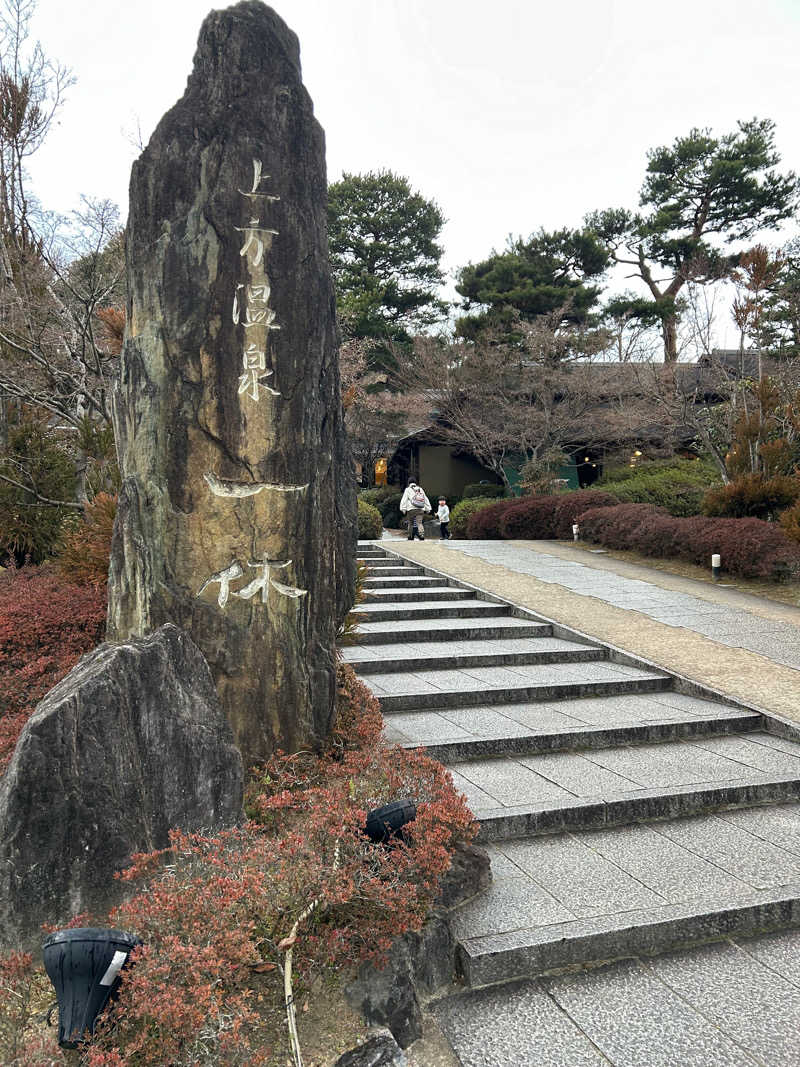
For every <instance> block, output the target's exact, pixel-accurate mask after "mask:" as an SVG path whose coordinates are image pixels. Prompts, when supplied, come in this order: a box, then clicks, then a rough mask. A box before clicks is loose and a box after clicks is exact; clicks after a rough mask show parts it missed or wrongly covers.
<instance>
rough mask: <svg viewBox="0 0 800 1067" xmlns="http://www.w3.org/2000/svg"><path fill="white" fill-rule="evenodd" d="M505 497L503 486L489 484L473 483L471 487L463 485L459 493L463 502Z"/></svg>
mask: <svg viewBox="0 0 800 1067" xmlns="http://www.w3.org/2000/svg"><path fill="white" fill-rule="evenodd" d="M505 495H506V487H505V486H504V485H493V484H492V483H491V482H475V483H473V484H472V485H465V486H464V489H463V492H462V493H461V496H462V497H463V499H464V500H476V499H477V498H480V499H481V500H488V499H489V498H492V499H494V498H496V497H499V496H505Z"/></svg>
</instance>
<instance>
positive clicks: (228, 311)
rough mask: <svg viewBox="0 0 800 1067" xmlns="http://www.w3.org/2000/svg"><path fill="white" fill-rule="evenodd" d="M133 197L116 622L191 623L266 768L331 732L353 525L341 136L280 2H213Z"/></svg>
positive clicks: (229, 710) (114, 630) (136, 171)
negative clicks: (318, 101) (331, 192)
mask: <svg viewBox="0 0 800 1067" xmlns="http://www.w3.org/2000/svg"><path fill="white" fill-rule="evenodd" d="M130 192H131V198H130V218H129V221H128V231H127V259H128V285H129V298H128V300H129V302H128V325H127V334H126V340H125V345H124V349H123V354H122V368H121V378H120V385H119V388H118V391H117V394H116V397H115V429H116V433H117V442H118V449H119V459H120V465H121V469H122V474H123V490H122V494H121V499H120V508H119V514H118V519H117V526H116V529H115V534H114V544H113V549H112V560H111V577H110V593H109V629H108V635H109V638H111V639H116V640H123V639H126V638H127V637H129V636H130V635H142V634H147V633H149V632H151V631H153V630H155V629H156V628H157V627H159V626H161V625H162V624H163V623H165V622H173V623H175V624H177V625H178V626H180V627H182V628H183V629H185V630H186V631H188V633H189V634H190V635H191V637H192V639H193V640H194V642H195V643H196V644H197V645H198V646H199V648H200V649H201V650H202V652H203V654H204V655H205V657H206V659H207V660H208V662H209V664H210V666H211V669H212V673H213V675H214V679H215V681H216V685H217V689H218V692H219V695H220V699H221V702H222V706H223V709H224V711H225V713H226V715H227V717H228V719H229V721H230V723H231V725H232V727H233V731H234V736H235V738H236V742H237V744H238V745H239V746H240V748H241V750H242V752H243V755H244V757H245V761H246V763H251V762H253V761H254V760H256V759H258V758H260V757H263V756H264V755H265V754H266V753H268V752H270V751H271V750H272V749H273V748H274V747H275V746H276V745H280V746H281V747H283V748H285V749H288V750H293V749H296V748H298V747H300V746H303V745H312V746H313V745H315V744H318V743H319V741H320V739H321V738H323V737H324V736H325V735H326V733H327V732H328V730H329V728H330V724H331V717H332V713H333V707H334V696H335V667H334V655H333V649H334V636H335V629H336V623H337V620H338V618H340V616H341V613H342V611H343V610H344V608H345V607H346V605H347V594H348V590H349V589H350V588H351V585H352V581H353V576H354V566H355V564H354V559H353V557H354V555H355V538H356V532H355V531H356V525H355V479H354V475H353V471H352V465H351V463H350V460H349V459H348V458H347V457H348V451H347V448H346V444H345V440H344V429H343V423H342V418H341V404H340V394H339V375H338V364H337V358H336V336H335V313H334V298H333V290H332V285H331V280H330V271H329V266H328V252H327V229H326V199H327V188H326V175H325V155H324V135H323V132H322V129H321V127H320V126H319V124H318V123H317V122H316V120H315V119H314V116H313V110H312V103H311V99H310V98H309V96H308V93H307V92H306V90H305V89H304V87H303V84H302V81H301V77H300V60H299V48H298V42H297V38H296V37H295V35H294V34H293V33H292V32H291V31H290V30H289V29H288V28H287V26H286V25H285V24H284V23H283V22H282V21H281V19H280V18H279V17H278V16H277V15H276V14H275V12H274V11H272V10H271V9H270V8H268V7H266V6H265V5H264V4H262V3H257V2H246V3H240V4H237V5H236V6H235V7H231V8H228V9H227V10H225V11H214V12H212V13H211V14H210V15H209V16H208V18H207V19H206V20H205V22H204V24H203V27H202V29H201V32H200V40H199V43H198V49H197V54H196V56H195V60H194V69H193V71H192V74H191V75H190V77H189V81H188V84H187V87H186V92H185V93H184V96H183V98H182V99H181V100H180V101H179V102H178V103H177V104H176V105H175V106H174V107H173V108H172V110H171V111H169V112H168V113H167V114H166V115H165V116H164V118H163V119H162V120H161V122H160V124H159V126H158V128H157V129H156V131H155V133H154V134H153V137H152V138H151V140H150V143H149V145H148V146H147V148H146V149H145V151H144V153H143V154H142V156H141V157H140V159H139V160H138V161H137V162H136V164H135V165H134V168H133V174H132V177H131V189H130Z"/></svg>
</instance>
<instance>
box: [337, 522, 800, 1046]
mask: <svg viewBox="0 0 800 1067" xmlns="http://www.w3.org/2000/svg"><path fill="white" fill-rule="evenodd" d="M384 546H385V548H388V549H390V550H391V551H392V552H395V553H396V554H397V555H396V556H395V557H394V558H390V557H387V556H386V555H385V552H384ZM556 547H558V548H559V549H561V548H562V547H563V546H556ZM536 548H538V546H532V545H530V544H528V545H523V546H519V545H517V544H514V545H498V543H497V542H494V543H483V544H481V543H474V542H473V543H466V544H465V543H463V542H458V543H456V544H455V545H453V544H451V545H448V546H446V547H444V546H440V545H438V544H435V543H433V544H431V543H430V542H428V543H426V544H424V545H417V544H410V543H408V542H392V543H388V544H387V543H385V542H384V543H382V545H381V546H380V547H372V546H363V547H362V549H361V551H362V553H363V554H364V555H365V557H367V558H366V562H367V563H368V567H369V577H368V578H367V581H366V583H365V589H366V592H367V597H368V599H367V602H366V603H365V604H364V605H363V606H362V609H363V616H364V621H363V622H362V624H361V626H360V630H361V631H362V635H363V636H362V641H361V643H359V644H358V645H356V646H355V647H353V648H351V649H349V650H347V653H346V655H347V658H348V659H349V660H350V662H351V663H352V664H353V665H354V667H355V668H356V670H358V672H359V673H360V674H361V676H362V678H363V680H364V681H365V682H366V683H367V684H368V685H370V686H371V688H372V689H373V691H374V692H375V694H376V695H377V697H378V699H379V701H380V703H381V706H382V710H383V712H384V715H385V717H386V722H387V727H386V730H387V735H388V736H389V737H391V738H393V739H395V740H396V741H398V742H399V743H402V744H405V745H408V746H414V747H417V746H419V747H423V748H425V749H426V750H427V751H428V752H429V753H430V754H431V755H433V756H435V757H437V758H439V759H441V760H442V761H443V762H444V763H446V764H447V765H448V767H449V769H450V771H451V773H452V774H453V777H454V780H455V782H456V784H457V785H458V787H459V788H460V789H462V790H463V791H464V793H465V794H466V795H467V797H468V799H469V801H470V804H471V807H472V808H473V811H474V812H475V814H476V817H477V819H478V822H479V825H480V831H479V839H480V840H482V841H483V842H484V843H485V844H486V846H487V848H488V850H489V852H490V855H491V857H492V869H493V884H492V886H491V887H490V889H489V890H488V891H487V892H486V893H484V894H482V895H481V896H480V897H479V898H476V899H475V900H473V901H470V902H469V903H467V904H466V905H465V906H464V907H463V908H462V909H461V910H460V912H459V914H458V916H457V917H456V920H455V925H456V933H457V936H458V938H459V960H460V966H461V971H462V975H463V979H464V982H465V985H466V986H467V989H466V991H465V992H463V993H460V994H457V995H453V996H449V997H447V998H445V999H443V1000H442V1001H441V1002H440V1003H439V1004H438V1005H436V1006H435V1013H436V1017H437V1019H438V1022H439V1025H440V1027H441V1032H442V1033H443V1034H444V1035H446V1037H447V1039H448V1040H449V1043H450V1046H451V1049H452V1050H453V1058H452V1060H451V1061H450V1060H448V1054H447V1053H445V1052H443V1051H442V1046H441V1045H439V1046H437V1048H436V1051H435V1054H434V1053H433V1052H431V1053H430V1058H429V1059H428V1060H427V1061H426V1056H428V1050H429V1049H430V1047H431V1046H426V1047H425V1048H420V1049H419V1050H414V1054H415V1057H416V1059H415V1061H414V1062H416V1063H418V1064H425V1063H426V1062H428V1064H429V1067H433V1064H434V1063H435V1064H436V1065H437V1067H438V1065H439V1064H442V1065H443V1067H444V1065H448V1064H450V1063H452V1064H461V1065H462V1067H487V1065H488V1067H512V1065H514V1067H516V1065H521V1064H531V1065H542V1067H549V1065H556V1064H565V1065H580V1064H601V1063H604V1064H613V1065H618V1067H623V1065H626V1067H627V1065H631V1067H634V1065H635V1067H656V1065H661V1064H663V1065H664V1067H672V1065H674V1067H687V1065H697V1067H707V1065H714V1064H724V1065H731V1067H733V1065H738V1064H742V1065H745V1064H763V1065H764V1067H766V1065H767V1064H770V1065H774V1064H784V1063H785V1064H795V1063H800V1042H798V1036H797V1035H798V1033H800V971H798V964H797V960H796V949H797V947H798V936H799V935H797V934H796V933H794V932H791V931H789V932H782V933H776V934H771V935H769V936H766V937H765V936H761V937H754V936H753V935H755V934H758V933H759V932H760V931H763V930H765V929H770V928H773V929H778V928H782V927H783V928H785V927H792V926H797V925H800V800H799V799H798V798H800V743H798V738H800V734H798V732H797V731H796V730H795V729H794V728H793V727H792V725H791V724H790V723H788V722H781V721H780V720H776V719H773V718H765V717H764V716H762V715H761V714H759V713H758V712H757V711H754V710H752V709H751V708H748V707H744V706H742V704H741V703H740V704H738V705H737V704H736V699H738V700H739V701H742V700H752V696H751V695H750V694H751V691H752V689H753V688H754V687H758V689H759V692H760V694H761V697H762V699H761V701H760V704H761V706H768V705H769V704H770V702H775V700H776V696H775V691H776V690H777V691H778V699H777V703H778V705H779V708H780V709H781V710H783V711H785V710H786V709H787V707H788V708H790V709H792V710H793V711H794V714H795V715H797V707H798V706H799V705H798V704H797V703H795V704H794V705H791V697H792V696H793V695H800V671H796V670H794V669H793V668H791V667H789V666H787V665H786V662H785V648H786V645H785V643H783V645H782V648H781V649H780V654H781V655H782V656H784V659H782V660H781V662H780V663H776V662H774V661H770V660H768V658H767V657H766V656H764V655H763V654H762V653H758V652H755V651H753V650H752V649H750V650H742V649H739V648H734V647H732V646H731V645H730V644H727V643H722V642H720V641H714V640H713V639H712V638H711V637H710V636H708V635H706V634H702V633H700V632H698V631H697V630H696V629H695V628H694V627H693V626H675V625H674V624H673V623H671V622H669V621H668V620H667V618H666V617H665V618H662V619H656V618H655V617H654V616H653V615H652V614H649V611H650V610H654V607H653V603H652V600H653V598H652V597H651V596H650V595H649V594H648V596H645V595H643V594H642V591H641V590H637V589H636V588H634V590H633V593H631V590H630V587H629V586H628V585H626V583H628V582H629V581H631V578H630V576H629V575H619V574H613V573H612V574H611V576H610V577H608V576H605V575H604V574H603V573H601V569H600V568H599V567H589V568H587V567H580V563H579V562H577V563H576V561H574V560H570V559H566V560H565V559H563V558H562V559H560V560H559V559H558V558H557V556H556V555H555V554H554V553H551V552H548V551H547V550H545V551H543V552H542V551H538V552H537V551H536ZM498 550H499V552H498ZM484 554H486V555H489V556H491V557H493V558H492V561H491V562H490V561H488V560H485V559H483V558H482V556H483V555H484ZM500 555H502V559H503V562H497V560H498V558H499V556H500ZM402 556H407V557H409V559H408V561H403V560H402V559H401V558H398V557H402ZM542 556H543V557H544V558H543V559H542V558H539V557H542ZM412 560H413V561H414V562H412ZM417 562H418V563H419V564H422V566H417V565H416V563H417ZM512 564H514V565H515V566H516V565H517V564H519V566H520V568H525V569H524V570H522V569H519V570H514V569H512V566H511V565H512ZM565 564H566V565H565ZM578 568H579V569H578ZM581 570H585V571H587V572H588V573H587V574H583V575H581ZM576 576H577V577H576ZM665 577H666V576H663V575H659V578H662V579H663V578H665ZM601 579H602V581H601ZM634 580H636V579H634ZM465 581H466V582H470V583H471V584H472V585H473V586H478V587H479V588H478V589H475V588H470V587H469V586H468V585H465V584H464V583H465ZM643 584H648V583H643ZM693 584H699V583H693ZM598 588H599V589H601V591H602V593H603V596H597V595H596V590H597V589H598ZM578 589H582V590H583V591H582V592H578ZM484 590H488V592H484ZM667 592H670V593H674V594H675V595H676V596H680V597H693V596H695V592H697V596H696V599H697V600H698V601H700V602H702V603H707V600H706V597H705V596H704V595H701V594H703V592H704V591H703V590H700V591H695V590H693V589H690V590H688V591H687V590H684V589H681V590H669V589H667ZM709 592H711V593H713V595H714V596H719V595H720V594H722V596H723V597H724V596H725V595H726V591H724V590H720V589H718V588H717V587H709ZM728 592H731V591H728ZM733 592H735V591H733ZM493 593H494V594H496V595H495V596H493V595H492V594H493ZM631 595H633V596H634V601H635V602H636V603H638V604H639V606H640V607H645V608H647V609H648V610H646V611H640V610H639V608H638V607H632V606H629V607H623V606H622V603H621V602H620V600H621V598H623V597H626V596H628V597H629V596H631ZM739 595H740V594H739ZM498 596H502V597H504V598H506V599H505V600H503V601H501V600H498V599H497V597H498ZM636 597H638V600H636ZM751 599H752V598H751ZM656 600H658V598H656ZM648 601H650V602H649V603H648ZM678 606H679V607H685V606H686V604H685V602H684V601H680V603H679V604H678ZM750 606H752V605H750ZM661 607H662V608H663V602H661ZM724 607H725V610H730V611H733V610H734V606H733V605H731V604H727V605H724ZM778 607H780V606H778ZM758 610H759V611H764V610H766V609H764V608H763V605H761V604H759V605H758ZM787 610H788V612H791V611H792V610H793V609H791V608H789V609H787ZM662 614H664V613H663V611H662ZM691 614H693V615H695V616H699V615H702V614H703V612H697V611H694V612H692V613H691ZM753 614H754V615H756V616H758V611H755V612H754V613H753ZM798 616H800V612H798ZM767 617H769V614H768V611H767ZM689 621H690V622H692V623H695V622H696V621H697V619H690V620H689ZM779 621H780V622H781V623H785V624H786V625H791V622H787V621H786V619H785V618H784V619H780V620H779ZM563 624H567V625H569V626H571V627H574V629H572V630H567V629H565V628H564V625H563ZM745 629H746V627H745ZM608 632H611V633H612V634H613V637H614V640H613V646H614V647H609V646H608V645H607V644H605V642H604V638H605V637H606V634H607V633H608ZM723 636H725V635H723ZM728 636H730V633H729V634H728ZM776 646H777V642H776ZM642 648H644V649H646V650H647V652H648V655H647V661H642V660H641V659H639V658H637V657H638V656H641V655H642ZM767 651H771V650H770V649H767ZM629 653H634V655H633V656H632V655H630V654H629ZM675 658H677V659H678V660H680V661H681V665H682V666H686V665H688V666H690V667H691V668H692V669H691V670H685V671H682V672H681V673H685V674H687V675H690V677H689V678H681V677H676V676H675V675H674V674H673V673H672V672H673V670H674V664H673V663H671V662H670V661H671V660H673V659H675ZM754 664H758V665H759V667H760V673H759V672H756V671H754V667H753V665H754ZM692 679H694V681H692ZM709 679H710V680H711V682H712V685H714V687H715V688H719V689H724V686H727V692H728V694H729V699H727V700H726V699H722V697H721V696H720V694H718V693H716V692H715V691H714V690H713V689H708V688H706V687H705V686H706V685H707V683H708V681H709ZM720 679H721V680H722V682H723V683H724V685H723V686H721V685H719V682H720ZM707 941H715V942H716V943H715V944H713V945H710V946H706V947H703V948H697V949H692V950H691V951H682V952H681V953H680V954H675V953H674V952H673V953H672V954H670V950H672V949H674V948H675V947H676V946H679V945H680V946H684V945H691V944H692V943H702V942H707ZM626 957H627V958H626ZM613 960H617V961H619V962H613V963H608V962H607V961H613ZM600 964H604V965H602V966H598V965H600ZM576 965H579V966H580V965H583V966H584V967H585V966H586V965H592V969H590V970H580V971H578V972H573V973H563V972H564V968H567V969H568V970H569V969H573V968H574V967H575V966H576ZM558 971H561V972H562V973H561V974H557V973H555V972H558ZM547 975H550V977H547ZM542 976H544V977H542ZM519 980H522V981H519Z"/></svg>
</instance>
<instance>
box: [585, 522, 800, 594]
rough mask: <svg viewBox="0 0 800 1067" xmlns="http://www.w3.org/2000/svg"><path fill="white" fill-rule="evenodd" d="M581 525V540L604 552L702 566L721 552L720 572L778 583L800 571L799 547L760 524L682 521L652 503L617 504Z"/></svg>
mask: <svg viewBox="0 0 800 1067" xmlns="http://www.w3.org/2000/svg"><path fill="white" fill-rule="evenodd" d="M578 521H579V523H580V528H581V538H582V539H584V540H586V541H592V542H594V543H595V544H600V545H604V546H605V547H606V548H616V549H630V550H632V551H634V552H639V553H641V554H642V555H643V556H655V557H659V558H662V559H664V558H673V559H683V560H686V562H687V563H696V564H699V565H700V566H702V567H710V566H711V556H712V555H713V554H714V553H716V552H718V553H719V555H720V556H721V563H722V569H723V570H724V571H727V573H728V574H733V575H736V576H737V577H739V578H769V579H772V580H777V581H780V580H783V579H786V578H790V577H792V576H793V575H795V574H796V573H797V572H798V571H799V570H800V545H797V544H796V543H795V542H794V541H792V540H791V539H790V538H788V537H787V536H786V534H785V533H784V532H783V530H782V529H781V528H780V527H779V526H777V525H775V524H774V523H769V522H763V521H762V520H761V519H714V518H703V517H701V516H697V517H694V518H688V519H681V518H676V517H675V516H674V515H670V514H669V513H668V512H666V511H664V509H663V508H656V507H654V506H653V505H652V504H618V505H617V506H616V507H600V508H591V509H589V510H586V511H584V512H583V514H581V515H580V516H579V517H578Z"/></svg>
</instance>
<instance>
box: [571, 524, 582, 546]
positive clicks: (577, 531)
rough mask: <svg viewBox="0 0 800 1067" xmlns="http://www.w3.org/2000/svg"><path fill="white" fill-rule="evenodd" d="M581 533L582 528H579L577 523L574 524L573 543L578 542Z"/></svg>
mask: <svg viewBox="0 0 800 1067" xmlns="http://www.w3.org/2000/svg"><path fill="white" fill-rule="evenodd" d="M580 532H581V531H580V527H579V526H578V524H577V522H573V524H572V540H573V541H577V540H578V535H579V534H580Z"/></svg>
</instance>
